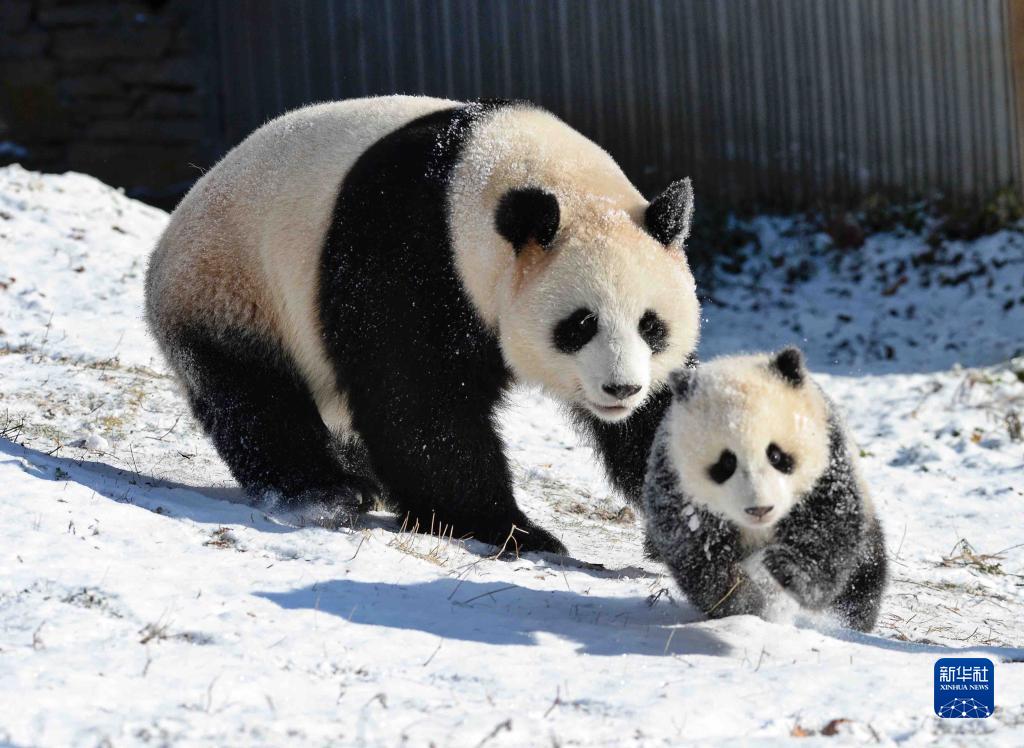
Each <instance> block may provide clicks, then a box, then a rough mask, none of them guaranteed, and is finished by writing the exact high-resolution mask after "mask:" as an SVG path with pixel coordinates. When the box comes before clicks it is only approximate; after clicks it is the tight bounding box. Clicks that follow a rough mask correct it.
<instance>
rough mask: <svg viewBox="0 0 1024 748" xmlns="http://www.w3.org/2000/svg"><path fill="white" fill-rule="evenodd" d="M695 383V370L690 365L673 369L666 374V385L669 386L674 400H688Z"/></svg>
mask: <svg viewBox="0 0 1024 748" xmlns="http://www.w3.org/2000/svg"><path fill="white" fill-rule="evenodd" d="M696 384H697V370H696V369H694V368H692V367H690V366H686V367H684V368H682V369H675V370H674V371H672V372H670V373H669V375H668V386H669V387H670V388H671V390H672V394H673V395H674V396H675V399H676V400H680V401H685V400H689V399H690V395H692V394H693V389H694V387H695V386H696Z"/></svg>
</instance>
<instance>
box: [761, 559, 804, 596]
mask: <svg viewBox="0 0 1024 748" xmlns="http://www.w3.org/2000/svg"><path fill="white" fill-rule="evenodd" d="M761 561H762V563H763V564H764V568H765V569H766V570H767V571H768V573H769V574H770V575H771V576H772V579H774V580H775V581H776V582H778V584H779V586H780V587H782V589H784V590H785V591H786V592H788V593H789V594H790V595H792V596H793V597H794V598H795V599H796V601H797V602H798V603H800V604H801V605H808V606H809V603H811V600H810V599H809V594H808V593H809V591H810V577H809V575H808V574H807V570H806V569H805V568H804V567H805V565H806V562H805V561H803V560H801V559H800V558H799V557H798V556H797V555H796V554H795V553H794V552H793V551H791V550H790V549H788V548H785V547H783V546H773V547H770V548H767V549H765V551H764V554H763V555H762V557H761ZM809 607H810V606H809Z"/></svg>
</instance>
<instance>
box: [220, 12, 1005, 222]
mask: <svg viewBox="0 0 1024 748" xmlns="http://www.w3.org/2000/svg"><path fill="white" fill-rule="evenodd" d="M1015 1H1016V0H680V1H678V2H672V1H670V0H631V1H627V0H503V1H491V2H475V1H472V0H290V1H285V0H281V1H279V2H278V1H274V0H216V9H215V12H213V13H212V14H211V18H212V20H213V23H214V25H215V29H214V30H213V31H214V33H215V34H216V39H217V40H218V43H217V44H216V47H217V48H218V55H217V57H218V59H217V61H216V66H217V70H218V71H219V75H218V86H219V89H220V90H219V94H220V97H219V102H220V107H221V108H220V116H219V121H220V123H221V124H220V128H221V132H220V133H219V134H220V143H221V145H222V146H225V147H227V146H231V145H233V144H234V143H236V142H238V141H239V140H240V139H242V138H243V137H244V136H245V135H246V134H247V133H248V132H249V131H251V130H252V129H253V128H255V127H256V126H258V125H259V124H260V123H262V122H263V121H265V120H267V119H268V118H270V117H273V116H274V115H276V114H278V113H280V112H283V111H286V110H288V109H290V108H293V107H297V106H299V105H301V104H304V103H307V102H312V101H318V100H324V99H338V98H348V97H354V96H363V95H367V94H383V93H391V92H402V93H424V94H431V95H438V96H448V97H453V98H475V97H481V96H485V97H493V96H498V97H513V98H526V99H531V100H533V101H536V102H539V103H540V104H542V105H543V106H545V107H547V108H549V109H551V110H552V111H554V112H555V113H557V114H559V115H560V116H562V117H563V118H564V119H565V120H566V121H568V122H569V123H570V124H572V125H573V126H574V127H576V128H578V129H579V130H581V131H582V132H583V133H585V134H586V135H588V136H590V137H591V138H593V139H594V140H596V141H597V142H598V143H600V144H602V145H603V146H604V147H605V148H607V149H608V150H609V151H610V152H611V154H612V155H613V156H614V157H615V158H616V159H618V160H619V162H620V163H621V164H622V165H623V167H624V169H625V170H626V171H627V173H628V174H629V175H630V176H631V177H632V178H633V179H634V180H635V181H636V182H637V184H638V185H639V186H640V187H641V189H644V190H646V191H648V192H652V191H656V190H658V189H660V188H661V187H662V186H663V185H664V184H666V183H667V182H669V181H670V180H671V179H674V178H676V177H678V176H680V175H686V174H689V175H692V176H693V177H694V180H695V182H696V185H697V189H698V190H699V191H700V193H701V194H703V195H705V196H709V197H718V198H721V199H725V200H727V201H729V202H730V203H732V204H740V203H749V202H758V203H760V204H762V205H773V206H778V207H794V206H799V205H804V204H807V203H808V202H813V201H814V200H815V199H817V198H820V197H824V198H829V199H834V200H838V201H849V200H854V199H856V198H857V197H859V196H861V195H864V194H866V193H870V192H874V191H878V190H892V191H895V192H896V193H901V194H904V195H914V194H922V193H930V192H932V191H934V190H941V191H944V192H945V193H947V194H952V195H966V196H971V197H984V196H986V195H988V194H991V193H992V192H993V191H995V190H996V189H998V188H1000V187H1003V186H1006V185H1009V184H1012V185H1015V186H1017V187H1018V188H1019V187H1020V186H1021V185H1022V184H1024V179H1022V174H1021V153H1020V138H1019V134H1020V133H1019V127H1018V122H1017V108H1016V107H1017V100H1016V97H1015V86H1014V77H1013V68H1014V64H1013V59H1014V57H1013V52H1014V50H1013V49H1012V45H1011V40H1010V37H1011V34H1010V33H1009V29H1010V28H1011V26H1012V24H1011V20H1012V19H1011V3H1013V2H1015Z"/></svg>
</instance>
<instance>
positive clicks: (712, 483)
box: [666, 348, 830, 531]
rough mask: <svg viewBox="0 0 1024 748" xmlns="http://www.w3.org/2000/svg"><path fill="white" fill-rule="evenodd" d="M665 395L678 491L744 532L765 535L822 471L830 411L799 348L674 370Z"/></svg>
mask: <svg viewBox="0 0 1024 748" xmlns="http://www.w3.org/2000/svg"><path fill="white" fill-rule="evenodd" d="M671 386H672V390H673V396H674V399H673V403H672V406H671V409H670V410H669V413H668V415H667V416H666V417H667V418H668V419H669V426H668V434H669V444H668V455H669V459H670V461H671V463H672V465H673V467H674V468H675V470H676V472H677V474H678V476H679V481H680V486H681V488H682V489H683V491H684V492H685V493H687V494H688V495H689V496H690V497H691V499H692V500H693V501H695V502H697V503H699V504H702V505H704V506H706V507H707V508H708V509H709V510H711V511H713V512H715V513H716V514H718V515H720V516H723V517H725V518H726V519H728V520H730V521H732V522H734V523H735V524H737V525H738V526H740V527H741V528H744V529H746V530H748V531H757V530H767V529H769V528H771V527H772V526H773V525H774V524H775V523H777V522H778V521H779V520H781V519H782V518H783V517H785V516H786V514H788V513H789V511H790V510H791V509H792V508H793V506H794V505H795V504H796V503H797V502H799V501H800V500H801V499H802V498H803V497H804V496H806V495H807V493H808V492H809V491H810V490H811V488H812V487H813V486H814V484H815V482H816V481H817V480H818V478H819V477H820V476H821V475H822V474H823V473H824V472H825V470H826V469H827V468H828V465H829V459H830V454H829V449H830V448H829V416H828V405H827V403H826V401H825V397H824V395H823V394H822V392H821V390H820V389H818V387H817V385H815V384H814V383H813V382H812V381H810V378H809V376H808V374H807V371H806V369H805V368H804V363H803V356H802V354H801V353H800V351H799V350H798V349H797V348H786V349H784V350H782V351H780V352H779V353H776V354H771V355H769V354H761V355H754V356H734V357H725V358H720V359H716V360H714V361H710V362H708V363H705V364H702V365H700V366H699V367H697V368H696V369H683V370H678V371H675V372H673V373H672V376H671Z"/></svg>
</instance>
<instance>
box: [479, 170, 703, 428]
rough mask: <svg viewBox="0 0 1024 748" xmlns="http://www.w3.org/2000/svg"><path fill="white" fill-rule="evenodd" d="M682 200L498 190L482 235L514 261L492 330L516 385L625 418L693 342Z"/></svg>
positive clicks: (689, 203)
mask: <svg viewBox="0 0 1024 748" xmlns="http://www.w3.org/2000/svg"><path fill="white" fill-rule="evenodd" d="M692 212H693V194H692V191H691V189H690V183H689V180H681V181H679V182H676V183H674V184H673V185H672V186H671V187H670V188H669V189H668V190H666V191H665V192H664V193H663V194H662V195H661V196H660V197H658V198H656V199H655V200H654V201H652V202H651V203H650V204H649V205H644V206H641V207H638V208H635V209H632V210H630V209H628V208H624V207H622V206H621V205H619V204H616V203H615V202H614V201H613V200H603V199H600V198H595V197H594V196H593V195H587V196H581V195H579V194H576V193H573V192H570V191H566V192H564V193H561V194H558V195H557V196H556V194H555V193H553V192H551V191H548V190H547V189H543V188H539V187H525V188H519V189H512V190H508V191H506V192H505V193H504V194H503V195H502V196H501V198H500V200H499V201H498V204H497V209H496V212H495V223H494V226H495V228H496V230H497V232H498V233H499V234H501V236H502V237H504V239H505V240H506V241H507V242H508V244H510V245H511V247H512V251H513V252H514V253H515V260H514V262H513V263H512V264H511V265H510V266H508V267H507V270H506V277H505V279H504V281H505V282H503V283H501V284H500V286H499V287H500V288H501V289H502V291H501V294H500V295H501V296H502V298H501V299H500V300H499V302H498V305H499V307H500V313H499V314H498V332H499V337H500V341H501V346H502V351H503V353H504V355H505V358H506V361H507V362H508V363H509V365H510V366H511V367H512V369H513V371H514V372H515V373H516V375H517V377H518V378H519V379H520V380H521V381H525V382H530V383H534V384H540V385H541V386H542V387H544V388H545V389H546V390H547V391H548V392H550V393H552V394H553V395H555V396H556V397H558V398H560V399H561V400H563V401H564V402H567V403H570V404H572V405H575V406H577V407H581V408H584V409H586V410H587V411H589V412H591V413H593V414H594V415H595V416H597V417H598V418H600V419H602V420H605V421H620V420H623V419H625V418H627V417H628V416H629V415H630V414H631V413H632V412H633V411H634V410H635V409H636V408H637V407H638V406H639V405H640V404H641V403H643V402H644V400H645V399H646V398H647V396H648V395H649V394H650V393H651V391H652V390H653V389H655V388H657V387H660V386H662V385H663V384H664V383H665V382H666V381H667V377H668V374H669V372H670V371H671V370H672V369H674V368H676V367H678V366H680V365H682V363H683V362H684V361H685V359H686V358H687V356H688V355H689V354H690V353H691V352H692V351H693V349H694V348H695V347H696V344H697V335H698V330H699V307H698V304H697V297H696V290H695V286H694V281H693V276H692V275H691V273H690V269H689V265H688V264H687V261H686V255H685V254H684V252H683V241H684V240H685V238H686V235H687V233H688V232H689V225H690V218H691V216H692Z"/></svg>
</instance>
